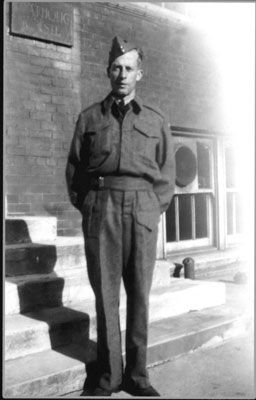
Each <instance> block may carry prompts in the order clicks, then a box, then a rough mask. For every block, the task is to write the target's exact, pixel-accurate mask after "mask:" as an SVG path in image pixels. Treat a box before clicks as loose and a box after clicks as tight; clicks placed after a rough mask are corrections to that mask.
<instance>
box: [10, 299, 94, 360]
mask: <svg viewBox="0 0 256 400" xmlns="http://www.w3.org/2000/svg"><path fill="white" fill-rule="evenodd" d="M82 308H84V310H83V311H84V312H82V311H80V309H82ZM93 308H94V307H93V304H87V306H85V305H83V306H82V305H80V307H79V306H77V307H76V309H74V308H73V309H70V308H67V307H53V308H44V309H41V310H37V311H34V312H29V313H26V314H23V315H22V314H17V315H8V316H6V317H5V360H11V359H15V358H18V357H25V356H27V355H29V354H35V353H38V352H42V351H45V350H50V349H54V348H55V347H58V346H63V345H67V344H70V343H78V344H79V343H81V344H82V343H86V342H87V341H88V338H89V326H90V316H89V314H88V313H86V310H89V312H90V315H92V314H95V313H94V312H93V311H94V310H93Z"/></svg>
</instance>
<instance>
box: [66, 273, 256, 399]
mask: <svg viewBox="0 0 256 400" xmlns="http://www.w3.org/2000/svg"><path fill="white" fill-rule="evenodd" d="M211 280H216V281H223V282H225V283H226V293H227V294H226V300H227V301H226V303H227V306H228V307H230V308H233V307H239V308H240V310H242V311H243V313H247V314H248V315H250V316H251V324H250V325H249V326H248V329H247V331H246V333H245V335H243V336H236V337H234V338H233V339H229V340H228V341H227V342H223V341H222V342H220V341H218V342H217V343H214V342H213V343H211V345H208V346H207V347H205V348H200V349H199V350H196V351H193V352H189V353H186V354H184V355H181V356H178V357H176V358H174V359H172V360H170V361H169V362H166V363H163V364H160V365H156V366H153V367H151V368H149V375H150V379H151V382H152V384H153V385H154V386H155V388H156V389H157V390H158V391H159V392H160V394H161V397H162V398H168V399H254V398H255V395H256V392H255V377H254V354H255V353H254V329H253V328H254V312H253V311H254V301H253V298H254V295H253V285H252V284H250V283H247V284H238V283H235V282H234V276H233V275H230V274H229V275H228V274H226V275H224V274H220V275H219V276H217V275H216V276H215V277H214V278H212V279H211ZM79 396H80V393H77V394H73V396H71V394H70V395H68V396H67V397H73V398H74V397H79ZM112 397H114V398H130V397H132V396H130V395H129V394H127V393H125V392H120V393H116V394H113V395H112Z"/></svg>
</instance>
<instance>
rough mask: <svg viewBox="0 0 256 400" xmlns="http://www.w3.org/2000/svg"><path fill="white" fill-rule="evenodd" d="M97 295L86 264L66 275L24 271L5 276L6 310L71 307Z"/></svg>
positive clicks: (11, 312) (9, 311)
mask: <svg viewBox="0 0 256 400" xmlns="http://www.w3.org/2000/svg"><path fill="white" fill-rule="evenodd" d="M92 296H93V292H92V289H91V287H90V285H89V281H88V277H87V271H86V268H75V269H73V270H72V273H70V271H66V273H63V274H62V275H60V274H59V275H57V274H55V272H52V273H50V274H35V275H23V276H17V277H9V278H6V280H5V314H6V315H10V314H17V313H24V312H29V311H33V310H36V309H38V308H45V307H59V306H67V307H69V306H70V305H71V304H72V303H77V302H79V301H86V300H88V299H91V298H92Z"/></svg>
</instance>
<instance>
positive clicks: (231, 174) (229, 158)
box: [225, 147, 235, 188]
mask: <svg viewBox="0 0 256 400" xmlns="http://www.w3.org/2000/svg"><path fill="white" fill-rule="evenodd" d="M225 161H226V187H227V188H233V187H235V155H234V150H233V149H232V147H226V149H225Z"/></svg>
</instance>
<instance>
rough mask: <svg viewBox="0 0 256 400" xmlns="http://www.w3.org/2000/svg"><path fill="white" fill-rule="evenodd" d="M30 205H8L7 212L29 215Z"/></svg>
mask: <svg viewBox="0 0 256 400" xmlns="http://www.w3.org/2000/svg"><path fill="white" fill-rule="evenodd" d="M30 208H31V207H30V204H8V212H10V213H20V212H22V213H29V212H30Z"/></svg>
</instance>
